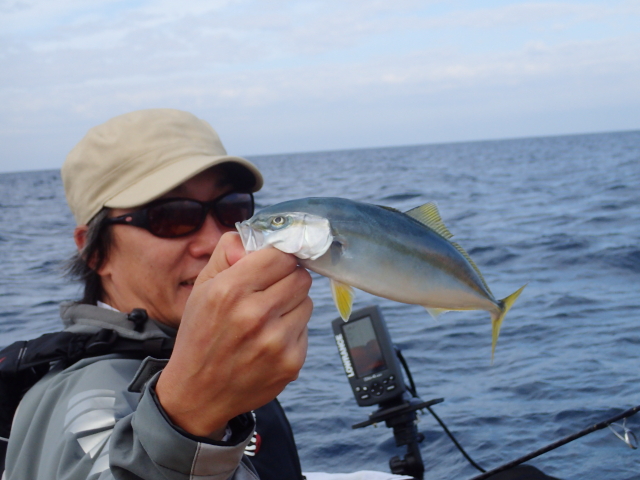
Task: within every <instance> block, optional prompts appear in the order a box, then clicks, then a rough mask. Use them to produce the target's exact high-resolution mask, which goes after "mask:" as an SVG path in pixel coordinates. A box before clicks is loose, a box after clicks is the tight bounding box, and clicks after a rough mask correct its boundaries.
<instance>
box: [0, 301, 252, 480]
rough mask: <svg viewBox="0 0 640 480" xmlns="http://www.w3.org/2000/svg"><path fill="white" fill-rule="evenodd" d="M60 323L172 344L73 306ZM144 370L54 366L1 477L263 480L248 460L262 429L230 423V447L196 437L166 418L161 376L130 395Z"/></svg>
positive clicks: (117, 358) (32, 398) (244, 418)
mask: <svg viewBox="0 0 640 480" xmlns="http://www.w3.org/2000/svg"><path fill="white" fill-rule="evenodd" d="M61 316H62V319H63V322H64V324H65V327H66V330H67V331H71V332H80V333H93V332H96V331H98V330H99V329H101V328H110V329H113V330H116V331H117V332H118V334H119V335H120V336H123V337H126V338H134V339H141V340H145V339H150V338H161V337H166V336H168V335H167V333H165V332H164V331H163V329H162V328H164V327H161V326H160V325H159V324H156V323H155V322H153V321H147V322H146V323H145V325H144V329H143V330H142V331H141V332H137V331H135V330H134V324H133V322H131V321H129V320H128V319H127V315H126V314H123V313H119V312H114V311H110V310H106V309H103V308H99V307H95V306H91V305H78V304H65V305H63V306H62V307H61ZM141 363H142V362H141V361H140V360H134V359H130V358H126V357H123V356H122V355H118V354H111V355H104V356H101V357H94V358H88V359H84V360H81V361H79V362H77V363H75V364H74V365H72V366H71V367H69V368H67V369H64V370H63V369H56V368H55V367H54V368H53V369H52V370H51V371H50V372H49V373H48V374H47V375H46V376H45V377H44V378H43V379H42V380H40V381H39V382H38V383H37V384H36V385H35V386H34V387H33V388H32V389H31V390H29V392H27V394H26V395H25V396H24V398H23V400H22V402H21V403H20V406H19V407H18V410H17V412H16V415H15V419H14V423H13V426H12V429H11V437H10V439H9V446H8V450H7V463H6V471H5V475H4V477H3V478H4V479H6V480H27V479H28V480H51V479H56V480H81V479H82V480H85V479H90V480H97V479H100V480H106V479H118V480H125V479H126V480H132V479H144V480H156V479H163V480H166V479H171V480H174V479H175V480H191V479H201V480H226V479H232V480H256V479H257V478H258V476H257V474H256V473H255V470H254V469H253V467H252V466H251V464H250V462H249V461H248V459H247V458H246V457H245V456H243V452H244V449H245V447H246V445H247V444H248V443H249V441H250V440H251V436H252V434H253V430H254V427H255V422H254V419H253V417H252V415H250V414H246V415H241V416H239V417H236V418H235V419H233V420H232V421H231V422H230V424H229V426H230V427H231V430H232V435H231V438H230V439H229V441H227V442H216V441H211V440H208V439H204V438H200V437H194V436H192V435H189V434H188V433H187V432H184V431H182V430H181V429H180V428H178V427H176V426H174V425H172V424H171V421H170V420H169V419H168V418H167V416H166V414H165V413H164V411H163V410H162V407H161V406H160V404H159V402H158V400H157V398H156V395H155V391H154V386H155V382H156V380H157V377H158V375H157V374H156V375H155V376H154V377H153V378H152V379H151V380H150V381H148V382H147V383H146V385H145V387H144V388H143V391H142V393H141V394H140V393H132V392H129V391H128V387H129V385H130V384H131V382H132V380H133V379H134V378H135V377H136V374H137V372H138V370H139V369H140V367H141Z"/></svg>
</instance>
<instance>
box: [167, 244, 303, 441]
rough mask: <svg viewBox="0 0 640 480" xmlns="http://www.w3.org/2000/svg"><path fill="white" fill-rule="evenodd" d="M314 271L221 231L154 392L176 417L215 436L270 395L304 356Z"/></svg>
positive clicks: (293, 376) (195, 429) (292, 377)
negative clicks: (248, 250) (252, 248)
mask: <svg viewBox="0 0 640 480" xmlns="http://www.w3.org/2000/svg"><path fill="white" fill-rule="evenodd" d="M310 287H311V276H310V275H309V272H307V271H306V270H305V269H304V268H302V267H300V266H298V263H297V259H296V258H295V257H294V256H292V255H289V254H286V253H282V252H280V251H279V250H276V249H274V248H268V249H264V250H259V251H257V252H253V253H251V254H250V255H245V253H244V248H243V246H242V242H241V241H240V237H239V236H238V234H235V233H227V234H225V235H223V236H222V238H221V239H220V242H219V243H218V245H217V247H216V249H215V251H214V252H213V255H212V256H211V259H210V261H209V263H208V264H207V266H206V267H205V268H204V269H203V270H202V272H201V273H200V275H199V276H198V278H197V280H196V282H195V285H194V288H193V291H192V292H191V295H190V297H189V300H188V301H187V304H186V307H185V311H184V315H183V317H182V322H181V324H180V328H179V330H178V336H177V338H176V344H175V348H174V351H173V354H172V356H171V359H170V360H169V363H168V364H167V366H166V368H165V369H164V371H163V372H162V374H161V375H160V378H159V380H158V384H157V386H156V393H157V394H158V398H159V400H160V403H161V404H162V407H163V408H164V410H165V411H166V413H167V414H168V415H169V417H170V418H171V420H172V421H173V422H174V423H175V424H176V425H178V426H180V427H181V428H183V429H184V430H186V431H187V432H189V433H191V434H193V435H198V436H212V435H213V436H214V437H215V436H217V435H215V433H216V432H217V433H219V432H220V431H223V430H224V427H225V426H226V424H227V422H228V421H229V420H231V419H232V418H233V417H235V416H237V415H239V414H241V413H244V412H248V411H250V410H255V409H256V408H258V407H261V406H262V405H264V404H266V403H268V402H269V401H271V400H273V399H274V398H275V397H276V396H277V395H278V394H279V393H280V392H282V390H284V388H285V387H286V386H287V384H289V383H290V382H292V381H293V380H295V379H296V378H298V373H299V371H300V369H301V368H302V365H303V364H304V360H305V357H306V353H307V322H308V321H309V318H310V317H311V311H312V309H313V304H312V302H311V299H310V298H309V295H308V293H309V288H310Z"/></svg>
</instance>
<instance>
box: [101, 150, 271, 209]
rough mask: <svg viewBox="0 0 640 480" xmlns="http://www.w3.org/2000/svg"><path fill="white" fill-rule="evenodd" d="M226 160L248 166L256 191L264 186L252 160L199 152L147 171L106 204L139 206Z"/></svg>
mask: <svg viewBox="0 0 640 480" xmlns="http://www.w3.org/2000/svg"><path fill="white" fill-rule="evenodd" d="M222 163H236V164H239V165H241V166H243V167H244V168H246V169H247V170H248V171H249V172H250V173H251V174H252V175H253V177H254V179H255V183H254V185H253V188H251V191H252V192H257V191H258V190H260V189H261V188H262V185H263V179H262V175H261V174H260V171H259V170H258V169H257V167H256V166H255V165H254V164H252V163H251V162H249V161H248V160H245V159H244V158H241V157H233V156H230V155H220V156H210V155H198V156H192V157H188V158H185V159H183V160H180V161H178V162H174V163H172V164H170V165H167V166H165V167H164V168H161V169H159V170H157V171H155V172H153V173H151V174H149V175H147V176H146V177H145V178H143V179H142V180H140V181H138V182H136V183H134V184H133V185H129V186H128V187H127V188H126V189H124V190H123V191H121V192H120V193H118V194H117V195H115V196H114V197H112V198H110V199H109V200H108V201H107V202H105V204H104V206H105V207H109V208H132V207H139V206H140V205H144V204H145V203H149V202H151V201H152V200H155V199H156V198H158V197H160V196H162V195H164V194H165V193H167V192H168V191H170V190H173V189H174V188H176V187H177V186H178V185H180V184H182V183H184V182H186V181H187V180H189V179H190V178H192V177H194V176H196V175H197V174H199V173H200V172H204V171H205V170H207V169H208V168H211V167H214V166H216V165H220V164H222Z"/></svg>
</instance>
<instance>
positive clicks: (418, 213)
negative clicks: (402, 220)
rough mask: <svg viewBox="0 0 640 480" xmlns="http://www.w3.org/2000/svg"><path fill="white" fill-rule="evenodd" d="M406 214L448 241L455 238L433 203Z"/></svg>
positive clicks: (413, 209)
mask: <svg viewBox="0 0 640 480" xmlns="http://www.w3.org/2000/svg"><path fill="white" fill-rule="evenodd" d="M405 214H406V215H409V216H410V217H411V218H413V219H414V220H417V221H419V222H420V223H422V224H424V225H426V226H427V227H429V228H430V229H432V230H434V231H435V232H437V233H439V234H440V235H442V236H443V237H444V238H446V239H447V240H449V239H450V238H451V237H453V234H452V233H451V232H450V231H449V229H448V228H447V227H446V226H445V224H444V223H443V222H442V218H440V212H438V207H437V206H436V204H435V203H433V202H429V203H425V204H424V205H420V206H419V207H416V208H412V209H411V210H409V211H408V212H405ZM467 256H468V255H467Z"/></svg>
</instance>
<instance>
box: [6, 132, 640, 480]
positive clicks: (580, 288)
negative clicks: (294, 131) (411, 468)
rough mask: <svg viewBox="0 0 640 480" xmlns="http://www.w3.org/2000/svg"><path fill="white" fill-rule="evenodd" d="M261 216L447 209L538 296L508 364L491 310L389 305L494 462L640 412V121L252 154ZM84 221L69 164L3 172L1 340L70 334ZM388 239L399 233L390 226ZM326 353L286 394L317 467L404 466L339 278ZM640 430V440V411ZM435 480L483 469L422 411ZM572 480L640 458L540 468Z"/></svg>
mask: <svg viewBox="0 0 640 480" xmlns="http://www.w3.org/2000/svg"><path fill="white" fill-rule="evenodd" d="M251 160H253V161H254V162H255V163H256V164H257V165H258V166H259V167H260V168H261V169H262V171H263V172H264V176H265V185H266V186H265V188H264V189H263V191H261V192H259V193H258V194H257V196H256V201H257V203H258V208H260V207H262V206H267V205H270V204H273V203H276V202H280V201H284V200H289V199H293V198H299V197H307V196H339V197H345V198H349V199H353V200H358V201H363V202H370V203H376V204H380V205H387V206H390V207H394V208H397V209H400V210H403V211H404V210H408V209H410V208H412V207H415V206H418V205H421V204H423V203H426V202H429V201H435V202H436V203H437V204H438V207H439V209H440V213H441V215H442V218H443V220H444V222H445V224H446V225H447V226H448V227H449V230H451V232H452V233H453V234H454V235H455V240H456V241H457V242H458V243H460V244H461V245H462V246H463V247H464V248H465V249H466V250H467V251H468V252H469V254H470V255H471V257H472V258H473V259H474V260H475V262H476V263H477V265H478V266H479V268H480V270H481V271H482V272H483V274H484V277H485V279H486V281H487V283H488V284H489V286H490V287H491V289H492V291H493V292H494V294H495V295H496V297H498V298H503V297H505V296H507V295H508V294H510V293H512V292H513V291H515V290H516V289H517V288H519V287H520V286H522V285H524V284H527V288H526V289H525V290H524V292H523V294H522V295H521V296H520V298H519V299H518V301H517V302H516V304H515V306H514V308H513V309H512V310H511V312H510V313H509V315H508V316H507V319H506V321H505V323H504V324H503V327H502V332H501V335H500V340H499V342H498V346H497V349H496V356H495V361H494V364H493V365H491V362H490V356H491V354H490V350H491V326H490V321H489V316H488V314H487V313H486V312H481V311H471V312H451V313H447V314H444V315H442V316H440V317H439V318H438V320H434V319H432V318H431V317H430V316H429V315H428V314H427V312H426V311H425V310H424V309H423V308H422V307H419V306H415V305H404V304H399V303H395V302H392V301H389V300H385V299H381V298H377V297H373V296H371V295H368V294H366V293H364V292H361V291H358V292H357V294H356V302H355V308H360V307H364V306H369V305H379V306H380V308H381V310H382V313H383V315H384V317H385V319H386V320H387V324H388V328H389V331H390V334H391V337H392V339H393V341H394V343H395V344H396V345H397V346H398V347H399V348H401V350H402V352H403V354H404V356H405V358H406V359H407V362H408V364H409V366H410V368H411V371H412V373H413V376H414V379H415V382H416V384H417V389H418V393H419V394H420V396H421V397H422V398H423V399H424V400H427V399H431V398H437V397H444V399H445V401H444V402H443V403H441V404H439V405H436V406H435V407H434V410H435V411H436V412H437V413H438V414H439V415H440V416H441V418H442V419H443V420H444V422H445V423H446V424H447V426H448V427H449V429H450V430H451V431H452V432H453V433H454V434H455V435H456V437H457V439H458V440H459V442H460V443H461V444H462V445H463V446H464V447H465V449H466V450H467V452H468V453H469V454H470V455H471V457H473V459H474V460H475V461H476V462H477V463H479V464H480V465H482V466H483V467H484V468H485V469H490V468H494V467H496V466H498V465H500V464H502V463H505V462H507V461H510V460H512V459H515V458H517V457H519V456H522V455H525V454H527V453H529V452H530V451H532V450H535V449H537V448H539V447H542V446H544V445H546V444H547V443H551V442H552V441H555V440H557V439H559V438H561V437H563V436H565V435H569V434H571V433H574V432H577V431H579V430H581V429H583V428H586V427H588V426H590V425H592V424H594V423H597V422H600V421H603V420H605V419H607V418H609V417H611V416H613V415H615V414H617V413H620V412H622V411H623V410H626V409H628V408H630V407H632V406H635V405H637V404H640V394H639V392H638V386H639V384H640V368H639V366H640V131H633V132H618V133H603V134H589V135H572V136H561V137H546V138H526V139H514V140H500V141H483V142H468V143H453V144H439V145H419V146H408V147H389V148H375V149H360V150H345V151H332V152H317V153H300V154H287V155H270V156H261V157H251ZM73 227H74V223H73V219H72V216H71V214H70V213H69V211H68V208H67V206H66V203H65V199H64V193H63V189H62V183H61V180H60V176H59V174H58V172H57V171H39V172H26V173H6V174H0V265H1V266H2V269H1V271H0V272H1V273H0V334H1V339H0V345H2V346H4V345H8V344H10V343H12V342H14V341H16V340H20V339H28V338H33V337H36V336H39V335H41V334H43V333H46V332H51V331H56V330H58V329H59V328H60V321H59V317H58V304H59V303H60V302H61V301H64V300H68V299H75V298H79V294H80V289H79V286H78V285H77V284H73V283H71V282H70V281H69V280H67V279H66V278H65V277H64V275H63V269H64V264H65V261H66V260H67V258H69V257H70V255H71V254H72V252H73V249H74V244H73V239H72V231H73ZM383 233H384V232H381V234H383ZM311 296H312V298H313V300H314V304H315V308H314V314H313V317H312V319H311V322H310V324H309V334H310V341H309V352H308V357H307V361H306V364H305V366H304V368H303V370H302V372H301V374H300V378H299V379H298V380H297V381H295V382H294V383H292V384H291V385H289V387H287V389H286V390H285V391H284V392H283V394H282V395H281V396H280V399H281V402H282V404H283V405H284V407H285V410H286V411H287V413H288V416H289V419H290V421H291V423H292V427H293V430H294V434H295V436H296V441H297V443H298V447H299V450H300V457H301V461H302V465H303V470H305V471H325V472H352V471H355V470H381V471H389V467H388V460H389V458H390V457H391V456H393V455H402V454H404V450H403V449H401V448H396V447H395V443H394V440H393V436H392V432H391V430H390V429H387V428H385V427H384V426H383V425H380V426H378V428H374V427H367V428H364V429H359V430H353V429H352V428H351V425H352V424H354V423H358V422H361V421H364V420H366V419H367V417H368V415H369V413H371V412H372V411H373V408H360V407H358V406H357V405H356V402H355V400H354V398H353V395H352V393H351V390H350V388H349V385H348V383H347V378H346V376H345V374H344V370H343V368H342V364H341V363H340V357H339V355H338V351H337V348H336V345H335V342H334V340H333V335H332V332H331V321H332V320H333V319H334V318H336V317H337V312H336V310H335V308H334V306H333V303H332V300H331V293H330V289H329V282H328V280H327V279H326V278H323V277H320V276H317V275H315V274H314V285H313V287H312V293H311ZM627 425H628V426H629V427H631V428H632V430H635V431H636V432H637V434H638V435H640V415H639V416H638V418H635V417H633V418H631V419H630V420H629V421H628V422H627ZM418 428H419V430H420V431H421V432H422V433H423V434H424V435H425V439H424V441H423V442H422V444H421V452H422V457H423V459H424V462H425V466H426V473H425V479H434V480H436V479H443V480H444V479H452V478H456V479H466V478H471V477H473V476H475V475H476V474H477V473H478V472H477V471H476V470H475V469H473V468H472V467H471V466H469V464H468V463H467V461H466V460H465V459H464V458H463V457H462V456H461V455H460V454H459V452H458V451H457V449H456V448H455V447H454V446H453V444H452V443H451V442H450V440H449V439H448V438H447V437H446V435H445V434H444V433H443V431H442V429H441V428H440V426H439V425H438V424H437V423H436V422H435V420H434V419H433V418H432V417H431V416H430V415H429V414H428V413H425V414H423V415H421V416H420V422H419V423H418ZM530 463H531V464H532V465H535V466H537V467H538V468H541V469H542V470H544V471H545V472H546V473H548V474H550V475H553V476H557V477H559V478H562V479H575V480H577V479H585V478H590V479H599V480H608V479H611V480H613V479H616V480H624V479H628V480H630V479H640V452H638V451H634V450H631V449H630V448H628V447H627V446H626V445H625V444H624V443H623V442H621V441H620V440H618V439H617V438H616V437H615V436H614V435H613V434H612V433H611V432H610V431H609V430H608V429H606V430H602V431H599V432H596V433H592V434H590V435H589V436H587V437H584V438H582V439H579V440H577V441H575V442H572V443H571V444H569V445H566V446H564V447H560V448H559V449H557V450H554V451H553V452H550V453H547V454H545V455H543V456H542V457H539V458H537V459H535V460H533V461H531V462H530Z"/></svg>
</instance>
